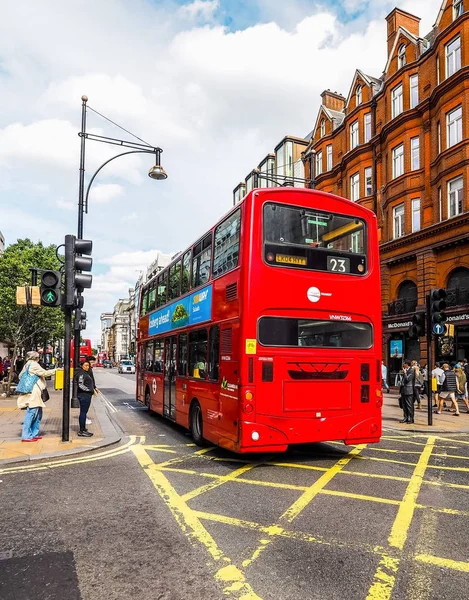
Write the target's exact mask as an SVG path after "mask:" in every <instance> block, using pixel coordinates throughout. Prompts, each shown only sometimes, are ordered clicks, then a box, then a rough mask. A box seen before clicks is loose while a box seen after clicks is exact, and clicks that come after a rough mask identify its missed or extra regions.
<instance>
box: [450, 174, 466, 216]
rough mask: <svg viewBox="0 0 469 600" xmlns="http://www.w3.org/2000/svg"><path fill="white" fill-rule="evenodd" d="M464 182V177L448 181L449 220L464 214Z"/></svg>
mask: <svg viewBox="0 0 469 600" xmlns="http://www.w3.org/2000/svg"><path fill="white" fill-rule="evenodd" d="M463 192H464V180H463V177H462V175H460V176H459V177H456V178H455V179H451V181H448V219H452V218H453V217H457V216H458V215H460V214H461V213H462V212H464V206H463V201H464V195H463Z"/></svg>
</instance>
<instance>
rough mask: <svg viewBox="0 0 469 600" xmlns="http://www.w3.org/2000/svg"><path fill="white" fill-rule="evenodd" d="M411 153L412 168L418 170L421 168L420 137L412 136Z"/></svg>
mask: <svg viewBox="0 0 469 600" xmlns="http://www.w3.org/2000/svg"><path fill="white" fill-rule="evenodd" d="M410 155H411V156H410V164H411V167H410V168H411V170H412V171H416V170H417V169H420V138H418V137H414V138H411V140H410Z"/></svg>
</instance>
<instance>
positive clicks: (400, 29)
mask: <svg viewBox="0 0 469 600" xmlns="http://www.w3.org/2000/svg"><path fill="white" fill-rule="evenodd" d="M401 34H402V35H403V36H404V37H406V38H407V39H408V40H409V42H410V43H411V44H415V45H416V46H417V45H418V43H419V41H420V38H418V37H416V36H415V35H412V33H410V32H409V31H407V29H405V28H404V27H402V26H399V27H398V28H397V31H396V37H395V38H394V44H393V45H392V48H391V52H390V53H389V56H388V61H387V63H386V66H385V67H384V73H387V72H388V69H389V65H390V64H391V59H392V57H393V56H394V52H395V51H396V46H397V43H398V41H399V38H400V36H401Z"/></svg>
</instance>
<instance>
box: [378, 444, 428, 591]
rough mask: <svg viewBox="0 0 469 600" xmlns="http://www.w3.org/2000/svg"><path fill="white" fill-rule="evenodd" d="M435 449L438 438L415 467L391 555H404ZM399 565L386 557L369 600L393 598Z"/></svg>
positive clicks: (392, 537)
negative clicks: (402, 552) (418, 499)
mask: <svg viewBox="0 0 469 600" xmlns="http://www.w3.org/2000/svg"><path fill="white" fill-rule="evenodd" d="M434 445H435V438H434V437H429V438H428V440H427V444H426V446H425V448H424V450H423V452H422V454H421V456H420V459H419V461H418V462H417V465H416V466H415V469H414V472H413V474H412V477H411V479H410V482H409V484H408V486H407V490H406V492H405V494H404V499H403V500H402V502H401V504H400V506H399V510H398V511H397V515H396V518H395V520H394V524H393V526H392V529H391V533H390V535H389V538H388V544H389V547H390V550H391V551H392V550H400V551H402V549H403V548H404V544H405V542H406V539H407V535H408V531H409V527H410V524H411V522H412V518H413V516H414V511H415V508H416V505H417V497H418V495H419V492H420V488H421V486H422V482H423V476H424V475H425V471H426V469H427V467H428V462H429V460H430V456H431V453H432V451H433V447H434ZM399 563H400V558H398V557H396V556H393V555H391V553H389V552H385V553H383V555H382V556H381V560H380V562H379V565H378V568H377V570H376V572H375V575H374V578H373V582H372V584H371V587H370V589H369V591H368V596H367V600H388V599H389V598H390V597H391V594H392V591H393V589H394V584H395V582H396V575H397V572H398V569H399Z"/></svg>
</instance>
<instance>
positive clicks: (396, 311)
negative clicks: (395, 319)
mask: <svg viewBox="0 0 469 600" xmlns="http://www.w3.org/2000/svg"><path fill="white" fill-rule="evenodd" d="M416 308H417V298H402V299H400V300H394V301H393V302H390V303H389V304H388V315H389V316H390V317H391V316H394V315H405V314H407V313H413V312H415V309H416Z"/></svg>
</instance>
